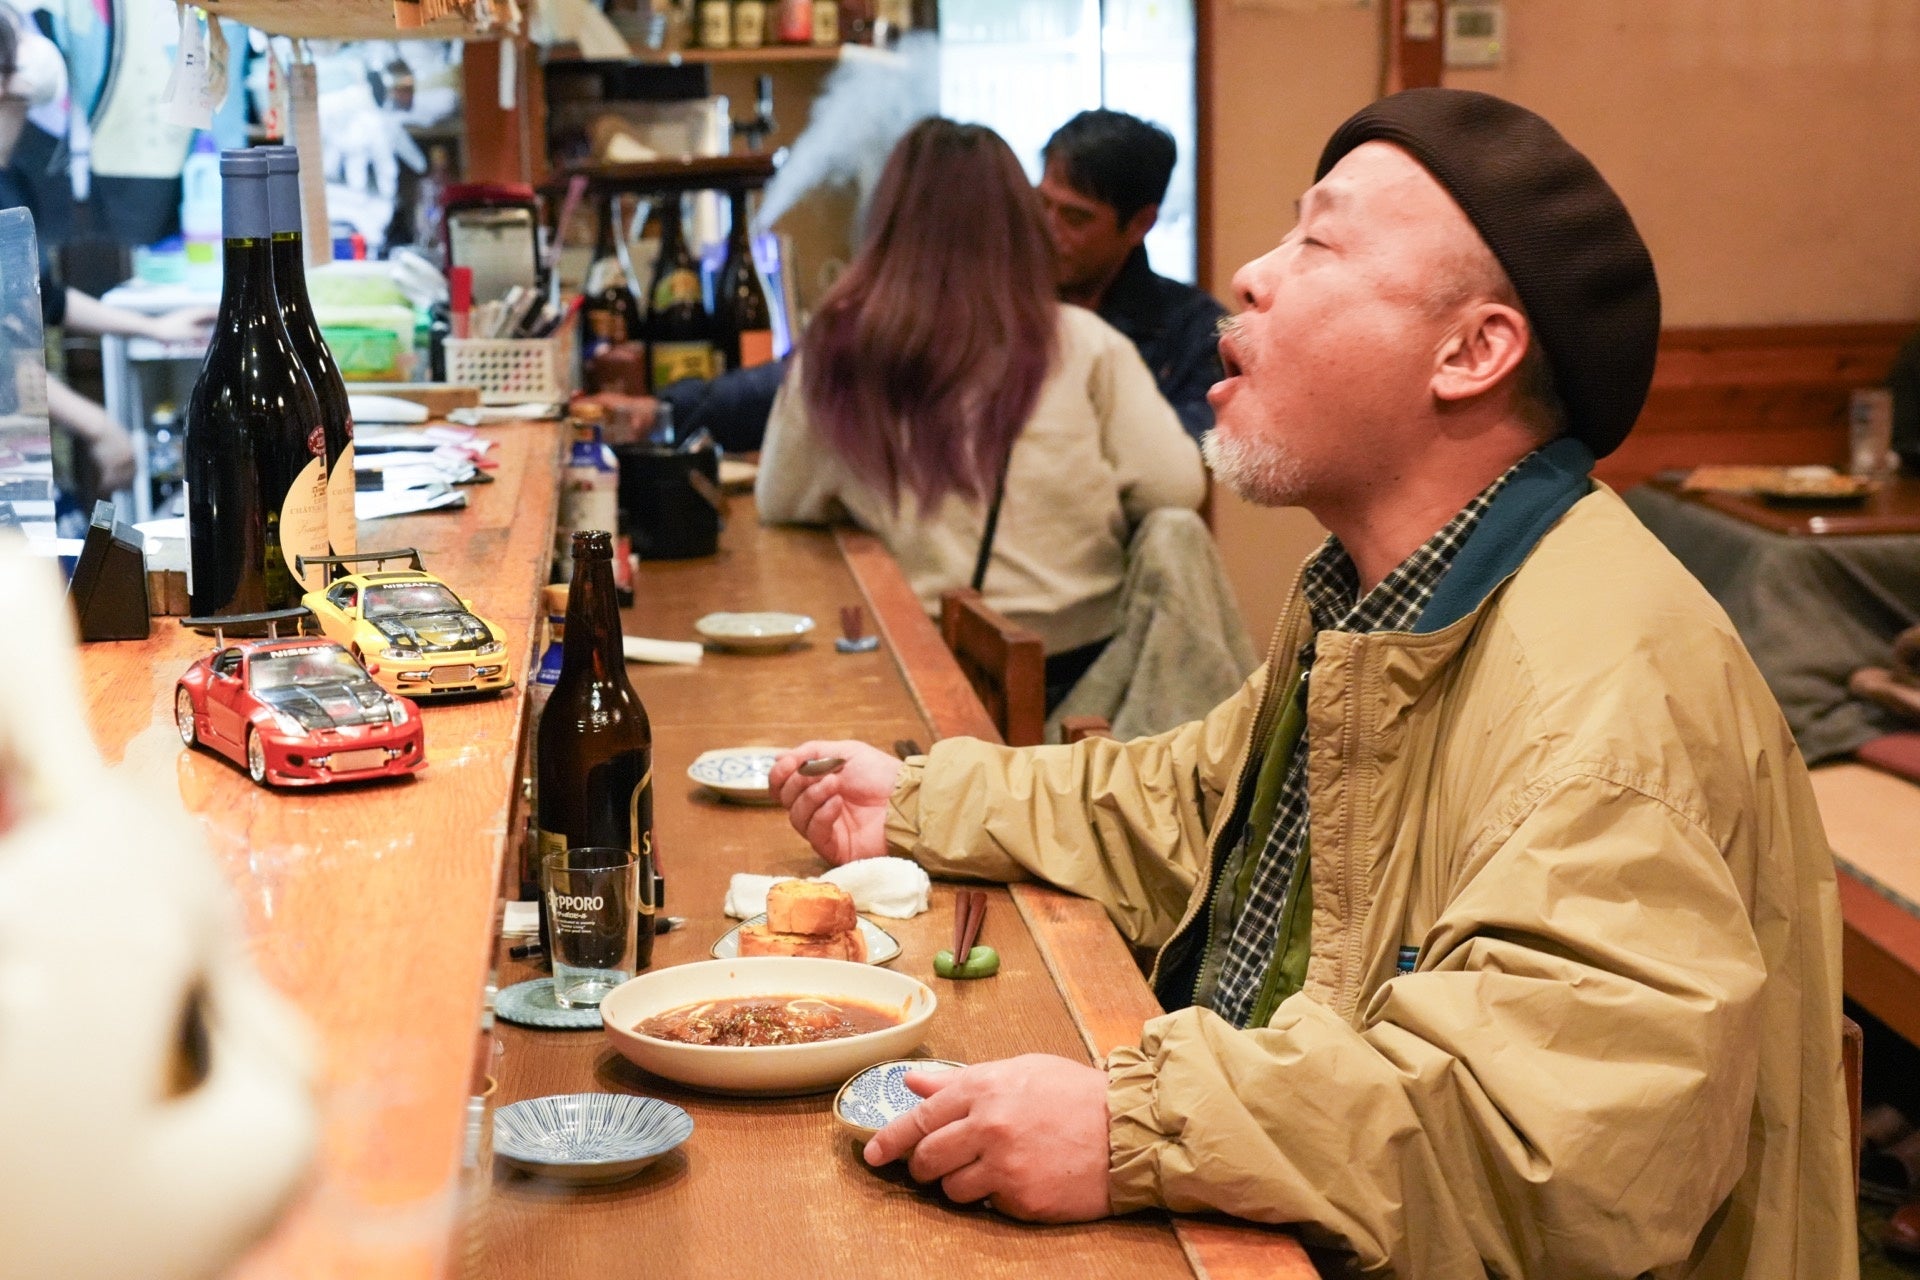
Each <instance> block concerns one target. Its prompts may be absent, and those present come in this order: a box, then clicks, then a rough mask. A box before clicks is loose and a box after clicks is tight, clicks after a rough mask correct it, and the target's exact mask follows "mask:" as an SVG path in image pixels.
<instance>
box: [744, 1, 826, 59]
mask: <svg viewBox="0 0 1920 1280" xmlns="http://www.w3.org/2000/svg"><path fill="white" fill-rule="evenodd" d="M807 21H808V23H809V24H811V23H812V21H813V15H812V14H811V13H809V14H808V15H807ZM809 34H811V32H809ZM766 42H767V0H735V2H734V6H733V47H734V48H736V49H758V48H759V47H760V46H762V45H764V44H765V43H766Z"/></svg>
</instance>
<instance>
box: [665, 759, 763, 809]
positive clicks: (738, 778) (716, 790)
mask: <svg viewBox="0 0 1920 1280" xmlns="http://www.w3.org/2000/svg"><path fill="white" fill-rule="evenodd" d="M780 755H781V749H780V748H779V747H721V748H719V749H717V750H714V751H703V752H701V753H700V758H699V759H697V760H695V761H694V762H693V763H692V764H690V765H688V766H687V776H688V777H689V778H692V779H693V780H694V781H695V782H697V783H699V784H700V785H701V786H703V787H705V788H706V789H707V790H709V791H711V792H713V794H715V795H716V796H719V797H720V798H721V799H723V800H732V801H733V802H735V803H736V804H772V803H773V794H772V793H771V792H769V791H768V790H767V775H768V774H770V773H772V772H773V762H774V761H775V760H778V759H779V758H780Z"/></svg>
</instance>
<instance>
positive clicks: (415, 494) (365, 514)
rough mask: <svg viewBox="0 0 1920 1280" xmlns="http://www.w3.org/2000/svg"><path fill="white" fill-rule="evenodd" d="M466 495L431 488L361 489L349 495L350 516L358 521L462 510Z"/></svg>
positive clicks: (460, 492) (443, 488) (457, 490)
mask: <svg viewBox="0 0 1920 1280" xmlns="http://www.w3.org/2000/svg"><path fill="white" fill-rule="evenodd" d="M466 505H467V495H466V494H465V493H464V492H462V491H461V490H459V489H449V488H446V487H444V486H435V487H432V488H423V489H362V490H360V491H359V492H358V493H356V494H354V495H353V514H354V515H356V516H358V517H359V518H360V519H362V520H380V519H383V518H385V517H387V516H404V515H411V514H412V513H414V512H416V511H439V510H443V509H452V508H454V507H464V506H466Z"/></svg>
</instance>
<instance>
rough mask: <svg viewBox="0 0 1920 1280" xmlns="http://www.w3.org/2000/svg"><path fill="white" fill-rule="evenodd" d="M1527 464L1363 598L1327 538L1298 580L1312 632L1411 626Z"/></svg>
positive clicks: (1506, 474)
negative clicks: (1496, 500) (1305, 601)
mask: <svg viewBox="0 0 1920 1280" xmlns="http://www.w3.org/2000/svg"><path fill="white" fill-rule="evenodd" d="M1532 456H1533V455H1532V454H1528V455H1527V457H1528V458H1530V457H1532ZM1526 460H1527V459H1526V458H1522V459H1520V461H1519V462H1516V463H1514V464H1513V465H1512V466H1511V467H1508V468H1507V469H1506V470H1505V471H1503V472H1501V473H1500V476H1499V477H1498V478H1497V479H1496V480H1494V482H1493V483H1492V484H1490V485H1488V486H1487V487H1486V488H1484V489H1482V490H1481V491H1480V492H1479V493H1478V494H1477V495H1475V496H1474V498H1473V500H1472V501H1471V502H1469V503H1467V505H1466V506H1464V507H1462V508H1460V512H1459V514H1458V515H1456V516H1454V518H1453V519H1451V520H1449V521H1447V523H1446V524H1445V525H1444V526H1442V527H1441V529H1440V530H1439V532H1437V533H1435V534H1434V535H1433V536H1432V537H1431V538H1428V539H1427V540H1426V541H1425V542H1423V543H1421V544H1420V545H1419V546H1418V547H1416V548H1414V551H1413V554H1412V555H1410V556H1408V557H1407V558H1406V559H1405V560H1402V561H1401V562H1400V563H1399V565H1398V566H1397V567H1396V568H1395V569H1394V570H1393V572H1392V573H1389V574H1388V575H1387V576H1386V577H1384V578H1382V579H1381V580H1380V584H1379V585H1378V586H1376V587H1375V588H1374V589H1373V590H1371V591H1369V592H1367V594H1366V596H1365V597H1361V595H1360V572H1359V570H1358V569H1356V568H1355V567H1354V563H1353V557H1352V556H1350V555H1348V554H1347V549H1346V548H1345V547H1343V546H1341V545H1340V540H1339V539H1338V538H1331V537H1330V538H1328V539H1327V540H1326V542H1325V544H1324V545H1322V546H1321V548H1320V550H1319V551H1317V552H1315V553H1314V557H1313V559H1312V560H1311V561H1309V562H1308V564H1307V567H1306V569H1305V570H1304V571H1303V572H1302V574H1301V578H1300V591H1301V593H1302V594H1303V595H1305V596H1306V598H1307V611H1308V613H1309V614H1310V615H1311V616H1312V619H1313V629H1314V630H1315V631H1316V632H1318V631H1356V632H1369V631H1405V630H1407V629H1408V628H1409V627H1411V626H1413V624H1414V623H1415V622H1417V621H1418V620H1419V618H1420V614H1421V613H1422V612H1423V611H1424V610H1425V609H1426V607H1427V603H1428V602H1429V601H1431V600H1432V599H1433V593H1434V592H1435V591H1436V590H1437V589H1438V588H1439V586H1440V580H1441V579H1442V578H1444V577H1446V576H1447V570H1448V569H1450V568H1451V567H1452V566H1453V559H1454V557H1455V556H1456V555H1458V554H1459V552H1460V548H1461V547H1463V546H1465V545H1466V541H1467V539H1468V538H1469V537H1471V536H1472V534H1473V531H1474V530H1475V529H1476V528H1478V527H1479V525H1480V520H1481V518H1482V517H1483V516H1485V515H1486V514H1487V508H1488V507H1490V506H1492V505H1493V500H1494V498H1495V496H1497V495H1498V494H1499V492H1500V490H1502V489H1504V488H1505V487H1506V484H1507V481H1509V480H1511V479H1512V478H1513V473H1514V472H1515V471H1518V470H1519V469H1520V467H1521V464H1522V463H1524V462H1525V461H1526Z"/></svg>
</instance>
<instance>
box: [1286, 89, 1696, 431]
mask: <svg viewBox="0 0 1920 1280" xmlns="http://www.w3.org/2000/svg"><path fill="white" fill-rule="evenodd" d="M1375 141H1378V142H1391V143H1393V144H1394V145H1396V146H1399V147H1402V148H1404V149H1405V150H1406V151H1408V152H1410V153H1411V154H1412V156H1413V158H1414V159H1415V160H1418V161H1419V162H1420V163H1421V165H1422V166H1424V167H1425V168H1426V170H1427V171H1428V172H1429V173H1431V174H1432V175H1433V176H1434V178H1435V179H1437V180H1438V181H1439V183H1440V185H1441V186H1443V187H1445V188H1446V189H1447V191H1448V193H1449V194H1451V195H1452V196H1453V198H1454V200H1455V201H1457V202H1458V203H1459V205H1460V207H1461V209H1463V210H1465V212H1466V215H1467V218H1468V219H1469V220H1470V221H1471V222H1472V223H1473V225H1474V226H1475V227H1476V228H1478V230H1479V232H1480V237H1481V239H1483V240H1485V241H1486V242H1487V248H1489V249H1491V250H1492V251H1493V256H1494V257H1495V258H1497V259H1499V261H1500V265H1501V266H1502V267H1504V268H1505V269H1506V272H1507V278H1508V279H1509V280H1511V281H1512V282H1513V288H1514V292H1516V293H1517V294H1519V295H1520V304H1521V306H1522V307H1523V308H1525V310H1526V313H1527V320H1528V321H1529V323H1531V325H1532V327H1533V335H1534V338H1535V339H1536V340H1537V341H1538V342H1539V343H1540V346H1541V348H1542V349H1543V350H1544V351H1545V352H1546V355H1547V362H1548V363H1549V364H1550V365H1551V366H1552V368H1553V379H1554V384H1555V386H1556V388H1557V389H1558V390H1559V392H1560V398H1561V399H1562V400H1563V401H1564V402H1565V404H1566V407H1567V413H1568V416H1569V418H1570V419H1571V422H1570V424H1569V425H1570V429H1571V432H1572V434H1573V435H1575V436H1577V437H1579V438H1580V439H1581V440H1583V441H1585V442H1586V444H1587V446H1588V447H1589V448H1591V449H1592V450H1593V452H1594V456H1595V457H1604V456H1605V455H1607V454H1609V453H1612V452H1613V451H1614V449H1616V448H1618V447H1619V444H1620V442H1621V441H1622V440H1624V439H1626V436H1627V432H1628V431H1629V430H1630V429H1631V428H1632V426H1633V422H1634V419H1635V418H1637V417H1639V415H1640V407H1641V406H1642V405H1643V404H1645V403H1646V399H1647V386H1648V384H1649V383H1651V382H1652V381H1653V360H1654V354H1655V352H1656V350H1657V349H1658V347H1659V343H1660V285H1659V282H1658V281H1656V280H1655V279H1654V275H1653V259H1652V257H1651V256H1649V255H1648V253H1647V246H1646V244H1645V242H1644V241H1642V240H1641V239H1640V233H1639V231H1637V230H1636V229H1635V228H1634V225H1633V219H1632V218H1631V217H1630V216H1628V214H1627V208H1626V206H1625V205H1623V204H1621V203H1620V197H1619V196H1617V195H1615V194H1614V192H1613V188H1612V187H1609V186H1608V185H1607V182H1606V179H1605V178H1602V177H1601V176H1600V172H1599V170H1597V169H1595V168H1594V167H1593V164H1592V162H1591V161H1589V160H1588V159H1587V158H1586V157H1585V156H1583V155H1581V154H1580V153H1579V152H1578V151H1575V150H1574V149H1573V147H1572V146H1570V145H1569V144H1568V142H1567V140H1566V139H1565V138H1563V137H1561V136H1560V134H1559V132H1558V131H1557V130H1555V129H1554V127H1553V126H1552V125H1550V124H1548V123H1547V122H1546V121H1545V120H1542V119H1541V118H1540V117H1539V116H1537V115H1535V114H1534V113H1533V112H1531V111H1529V110H1527V109H1526V108H1525V107H1521V106H1516V105H1515V104H1513V103H1511V102H1508V101H1506V100H1505V99H1502V98H1496V97H1493V96H1492V95H1490V94H1485V93H1474V92H1470V91H1468V90H1465V89H1408V90H1406V91H1405V92H1404V93H1396V94H1394V95H1393V96H1391V97H1387V98H1382V99H1380V100H1379V101H1378V102H1375V103H1373V104H1372V105H1371V106H1367V107H1364V108H1362V109H1361V110H1360V111H1359V112H1357V113H1356V114H1355V115H1354V116H1353V117H1352V118H1351V119H1349V120H1348V121H1347V122H1346V123H1345V124H1343V125H1341V126H1340V127H1339V128H1338V129H1336V130H1334V132H1333V137H1332V138H1330V139H1328V140H1327V146H1326V150H1324V151H1322V152H1321V153H1320V167H1319V169H1318V170H1317V171H1316V172H1315V174H1314V179H1315V181H1318V180H1319V179H1321V178H1324V177H1325V176H1326V175H1327V171H1328V170H1329V169H1331V168H1333V166H1334V165H1335V164H1337V163H1339V161H1340V158H1341V157H1342V156H1344V155H1346V154H1347V152H1349V151H1351V150H1353V149H1354V148H1355V147H1357V146H1359V145H1360V144H1361V143H1363V142H1375Z"/></svg>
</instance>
